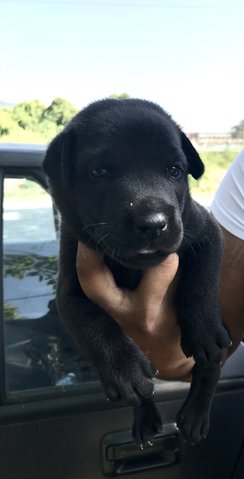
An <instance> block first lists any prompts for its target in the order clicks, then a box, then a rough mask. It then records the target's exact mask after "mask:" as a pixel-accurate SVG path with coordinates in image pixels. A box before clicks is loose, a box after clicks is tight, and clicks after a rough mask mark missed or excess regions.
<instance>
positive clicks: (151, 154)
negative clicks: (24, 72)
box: [44, 99, 229, 442]
mask: <svg viewBox="0 0 244 479" xmlns="http://www.w3.org/2000/svg"><path fill="white" fill-rule="evenodd" d="M44 170H45V172H46V174H47V176H48V178H49V182H50V187H51V191H52V194H53V198H54V200H55V202H56V205H57V207H58V208H59V210H60V212H61V215H62V235H61V250H60V273H59V281H58V289H57V304H58V308H59V312H60V315H61V317H62V319H63V321H64V323H65V325H66V326H67V328H68V329H69V331H70V332H71V334H72V335H73V337H74V338H75V339H76V341H77V342H78V344H80V346H81V347H82V348H83V349H84V350H86V351H87V355H88V356H89V357H90V358H91V360H92V361H93V363H94V364H95V365H96V367H97V369H98V371H99V373H100V378H101V381H102V384H103V386H104V389H105V392H106V394H107V396H108V397H109V398H110V399H111V400H119V399H123V400H125V401H126V402H127V403H128V404H131V405H133V406H134V411H135V419H134V425H133V435H134V437H135V439H136V440H137V441H138V442H145V441H148V440H150V439H151V437H152V436H153V435H154V434H156V433H157V432H158V431H159V429H160V427H161V421H160V417H159V414H158V412H157V409H156V407H155V405H154V402H153V400H152V394H153V383H152V378H153V376H154V368H153V366H152V365H151V363H150V362H149V360H148V358H147V357H146V356H145V355H144V354H143V353H142V352H141V351H140V350H139V348H138V347H137V345H136V344H135V343H134V342H133V341H132V340H131V339H130V338H128V337H126V336H125V334H124V333H123V331H122V329H121V328H120V326H119V325H118V324H117V323H116V322H115V321H114V320H113V318H111V317H110V316H109V315H108V314H107V313H105V312H104V311H103V310H102V309H101V308H99V307H98V306H96V305H95V304H93V303H92V302H91V301H90V300H89V299H88V298H87V297H86V296H85V294H84V293H83V292H82V291H81V289H80V286H79V283H78V280H77V275H76V269H75V264H76V250H77V241H78V240H80V241H81V242H83V243H85V244H86V245H87V246H89V247H90V248H93V249H97V250H99V251H102V252H103V253H104V255H105V256H104V257H105V261H106V263H107V265H108V266H109V267H110V268H111V270H112V272H113V274H114V276H115V279H116V282H117V284H118V285H119V286H122V287H126V288H131V289H133V288H135V287H136V286H137V285H138V283H139V281H140V279H141V277H142V275H143V271H145V269H146V268H147V267H148V266H150V265H153V264H157V263H158V262H160V261H162V260H163V259H164V258H165V257H166V256H167V255H168V254H170V253H171V252H174V251H177V252H178V254H179V256H180V265H181V279H180V281H179V287H178V293H177V298H178V299H177V301H178V317H179V325H180V328H181V336H182V349H183V351H184V353H185V354H186V356H193V357H194V359H195V363H196V364H195V366H194V368H193V371H192V378H193V379H192V384H191V388H190V393H189V395H188V398H187V400H186V402H185V403H184V405H183V407H182V409H181V411H180V412H179V414H178V419H177V422H178V426H179V428H180V430H181V432H182V434H183V436H184V438H185V439H187V440H190V441H191V442H197V441H199V440H200V439H201V438H202V437H204V436H206V434H207V432H208V427H209V411H210V407H211V402H212V398H213V394H214V391H215V388H216V384H217V381H218V377H219V370H220V366H219V363H220V361H221V359H222V352H223V348H225V347H227V346H228V345H229V337H228V334H227V332H226V330H225V328H224V327H223V325H222V323H221V319H220V315H219V308H218V302H217V295H218V294H217V289H218V284H217V283H218V274H219V268H220V262H221V255H222V239H221V234H220V231H219V229H218V226H217V225H216V223H215V221H214V219H213V218H212V217H211V216H210V215H209V213H208V212H207V211H206V210H205V209H204V208H202V207H201V206H200V205H198V204H197V203H196V202H194V201H193V200H192V199H191V197H190V194H189V189H188V182H187V175H188V174H191V175H192V176H193V177H194V178H196V179H198V178H200V176H201V175H202V174H203V172H204V166H203V163H202V161H201V159H200V157H199V155H198V153H197V152H196V150H195V149H194V147H193V146H192V144H191V143H190V141H189V140H188V138H187V137H186V136H185V135H184V133H183V132H182V131H181V129H180V128H179V126H178V125H177V124H176V123H175V122H174V121H173V120H172V119H171V117H170V116H169V115H168V114H167V113H165V111H164V110H162V109H161V108H160V107H159V106H158V105H155V104H153V103H150V102H146V101H142V100H132V99H129V100H103V101H99V102H96V103H93V104H91V105H90V106H88V107H87V108H85V109H84V110H83V111H81V112H80V113H78V115H76V116H75V117H74V118H73V119H72V121H71V122H70V123H69V124H68V125H67V126H66V127H65V129H64V130H63V132H61V133H60V134H59V135H58V136H57V137H56V138H54V140H53V141H52V142H51V144H50V146H49V148H48V150H47V154H46V158H45V161H44Z"/></svg>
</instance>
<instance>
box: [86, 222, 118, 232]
mask: <svg viewBox="0 0 244 479" xmlns="http://www.w3.org/2000/svg"><path fill="white" fill-rule="evenodd" d="M104 225H106V226H110V227H111V225H109V224H108V223H105V222H102V223H91V224H89V225H85V226H84V228H82V230H81V231H85V230H86V229H87V228H91V227H92V226H104Z"/></svg>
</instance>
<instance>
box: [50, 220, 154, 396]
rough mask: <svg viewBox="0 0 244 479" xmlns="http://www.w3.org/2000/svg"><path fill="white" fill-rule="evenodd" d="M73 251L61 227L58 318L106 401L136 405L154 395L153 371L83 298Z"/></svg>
mask: <svg viewBox="0 0 244 479" xmlns="http://www.w3.org/2000/svg"><path fill="white" fill-rule="evenodd" d="M76 251H77V241H76V240H75V239H74V238H73V237H72V236H71V234H70V233H69V231H68V230H67V228H66V227H65V226H64V225H62V231H61V249H60V271H59V280H58V288H57V306H58V310H59V313H60V316H61V318H62V320H63V322H64V324H65V326H66V327H67V329H68V330H69V331H70V333H71V335H72V336H73V338H74V339H75V340H76V342H77V343H78V345H79V346H80V347H81V348H82V350H84V351H85V352H86V354H87V356H88V357H89V358H90V359H91V361H92V362H93V364H94V365H95V367H96V368H97V370H98V372H99V375H100V379H101V382H102V384H103V387H104V389H105V393H106V395H107V396H108V398H109V399H110V400H112V401H116V400H120V399H123V400H124V401H126V402H127V403H128V404H131V405H138V404H140V401H141V399H143V398H149V397H151V396H152V394H153V382H152V377H153V376H154V373H155V371H154V368H153V366H152V364H151V362H150V361H149V359H148V358H147V357H146V356H145V355H144V354H143V353H142V352H141V351H140V349H139V348H138V347H137V346H136V344H135V343H134V342H133V341H132V339H130V338H128V337H127V336H126V335H125V334H124V333H123V331H122V329H121V327H120V326H119V325H118V324H117V323H116V321H114V319H113V318H112V317H110V316H109V315H108V314H107V313H106V312H105V311H103V310H102V309H101V308H99V307H98V306H96V305H95V304H94V303H92V302H91V301H90V300H89V299H88V298H87V297H86V296H85V294H84V293H83V291H82V290H81V288H80V285H79V282H78V278H77V275H76V267H75V265H76Z"/></svg>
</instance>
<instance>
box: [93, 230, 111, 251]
mask: <svg viewBox="0 0 244 479" xmlns="http://www.w3.org/2000/svg"><path fill="white" fill-rule="evenodd" d="M108 236H109V234H108V233H106V234H105V235H103V236H102V237H101V238H100V239H99V240H98V241H97V242H96V249H97V247H98V245H99V244H100V243H101V242H102V241H103V240H104V239H105V238H107V237H108Z"/></svg>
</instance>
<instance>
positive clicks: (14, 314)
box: [4, 301, 20, 321]
mask: <svg viewBox="0 0 244 479" xmlns="http://www.w3.org/2000/svg"><path fill="white" fill-rule="evenodd" d="M12 319H20V315H19V312H18V309H17V308H16V307H15V306H13V305H12V304H11V303H9V302H8V301H4V320H5V321H8V320H12Z"/></svg>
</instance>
